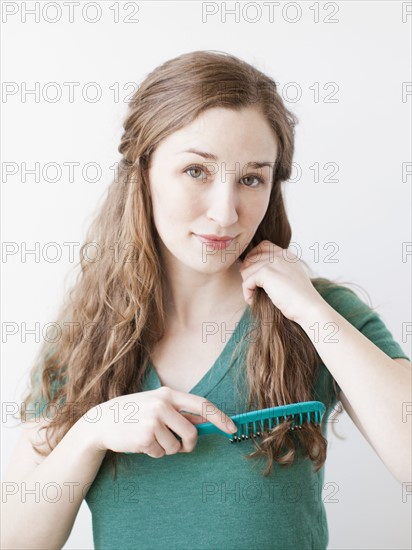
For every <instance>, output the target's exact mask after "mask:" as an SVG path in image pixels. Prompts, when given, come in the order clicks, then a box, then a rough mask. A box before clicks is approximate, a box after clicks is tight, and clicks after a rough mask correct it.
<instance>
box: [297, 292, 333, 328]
mask: <svg viewBox="0 0 412 550" xmlns="http://www.w3.org/2000/svg"><path fill="white" fill-rule="evenodd" d="M331 309H333V308H331V306H330V305H329V304H328V302H326V301H325V300H324V299H323V298H322V297H319V299H317V300H316V301H315V302H313V303H312V304H310V305H309V306H307V307H306V308H305V310H304V311H303V312H302V315H301V316H300V318H299V319H298V320H297V321H296V322H297V323H298V324H299V325H300V326H301V327H302V328H303V329H304V330H305V331H307V330H308V329H309V327H310V326H312V325H313V324H314V323H320V322H321V321H322V319H326V318H327V317H328V313H329V312H330V310H331Z"/></svg>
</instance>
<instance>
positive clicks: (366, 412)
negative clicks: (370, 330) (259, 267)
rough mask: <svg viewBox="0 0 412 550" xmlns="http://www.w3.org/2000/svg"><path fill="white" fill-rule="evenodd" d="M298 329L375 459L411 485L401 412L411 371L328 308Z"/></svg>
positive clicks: (316, 309) (319, 309)
mask: <svg viewBox="0 0 412 550" xmlns="http://www.w3.org/2000/svg"><path fill="white" fill-rule="evenodd" d="M299 324H300V325H301V326H302V328H303V329H304V330H305V332H306V333H307V335H308V336H309V338H310V339H311V341H312V343H313V345H314V346H315V348H316V350H317V352H318V353H319V355H320V357H321V359H322V361H323V363H324V364H325V365H326V367H327V368H328V370H329V371H330V373H331V374H332V376H333V377H334V379H335V380H336V381H337V383H338V384H339V386H340V387H341V388H342V391H343V393H344V394H345V396H346V398H347V400H348V401H349V403H350V406H351V407H352V409H353V411H354V412H355V414H356V416H357V418H358V419H359V422H360V423H361V425H362V427H363V429H364V430H365V432H366V433H367V435H368V438H369V439H370V441H371V443H372V445H373V447H374V449H375V451H376V452H377V454H378V456H379V457H380V458H381V459H382V460H383V462H384V463H385V464H386V466H387V467H388V468H389V469H390V470H391V471H392V473H393V474H394V475H395V476H396V477H397V478H398V479H399V481H401V480H402V481H409V480H410V476H411V471H410V468H411V466H410V461H411V454H410V449H411V446H412V442H411V430H410V425H409V423H408V422H405V421H404V419H403V417H402V414H403V411H402V406H403V404H404V403H409V402H410V401H411V371H410V370H409V369H406V368H404V367H403V366H402V365H400V364H398V363H396V362H395V361H394V360H393V359H391V358H390V357H388V356H387V355H386V354H385V353H384V352H383V351H382V350H381V349H379V348H378V347H377V346H375V344H373V342H371V341H370V340H369V339H368V338H366V336H364V335H363V334H362V333H361V332H360V331H359V330H357V329H356V328H355V327H354V326H353V325H352V324H351V323H349V322H348V321H347V320H346V319H345V318H344V317H342V316H341V315H340V314H339V313H338V312H337V311H335V310H334V309H333V308H332V307H331V306H330V305H329V304H328V303H327V302H324V303H319V304H318V305H317V306H315V307H314V309H313V310H312V312H310V313H308V314H307V315H306V318H305V319H304V320H301V322H300V323H299ZM332 329H333V330H332Z"/></svg>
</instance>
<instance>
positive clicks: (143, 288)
mask: <svg viewBox="0 0 412 550" xmlns="http://www.w3.org/2000/svg"><path fill="white" fill-rule="evenodd" d="M250 105H255V106H256V107H257V108H259V109H260V110H261V112H262V113H263V114H264V116H265V117H266V119H267V121H268V122H269V124H270V126H271V127H272V128H273V132H274V134H275V136H276V139H277V143H278V155H277V158H276V159H273V160H274V162H275V165H274V171H273V182H272V190H271V196H270V201H269V206H268V209H267V212H266V214H265V216H264V218H263V220H262V222H261V224H260V225H259V227H258V229H257V231H256V233H255V235H254V237H253V239H252V241H251V242H250V244H249V246H248V247H247V248H246V249H245V250H244V251H243V252H242V254H241V256H240V259H241V260H243V259H244V257H245V256H246V255H247V254H248V252H249V251H250V250H251V249H252V248H253V247H255V246H256V245H257V244H258V243H259V242H261V241H262V240H265V239H266V240H269V241H271V242H273V243H275V244H277V245H278V246H280V247H282V248H283V249H287V248H288V246H289V244H290V240H291V227H290V224H289V221H288V218H287V215H286V211H285V205H284V201H283V197H282V188H281V183H282V182H283V181H286V180H288V179H289V178H290V177H291V170H292V159H293V155H294V128H295V125H296V124H297V122H298V120H297V118H296V117H295V115H293V114H292V113H291V112H290V111H289V110H288V109H286V107H285V106H284V104H283V101H282V99H281V97H280V96H279V95H278V93H277V89H276V84H275V81H274V80H272V78H270V77H269V76H267V75H265V74H263V73H262V72H260V71H259V70H257V69H256V68H254V67H253V66H251V65H249V64H248V63H246V62H244V61H242V60H240V59H238V58H237V57H235V56H233V55H229V54H227V53H224V52H217V51H213V50H212V51H194V52H190V53H186V54H183V55H180V56H179V57H176V58H174V59H171V60H168V61H166V62H165V63H163V64H162V65H160V66H159V67H157V68H156V69H154V70H153V71H152V72H151V73H150V74H149V75H148V76H147V77H146V78H145V79H144V81H143V82H142V83H141V85H140V86H139V88H138V89H137V91H136V92H135V93H134V95H133V97H132V99H131V101H130V105H129V113H128V116H127V117H126V119H125V121H124V126H123V127H124V132H123V135H122V137H121V142H120V145H119V152H120V153H121V155H122V158H121V162H120V166H119V171H118V175H117V177H116V178H114V181H113V182H112V183H111V185H110V186H109V188H108V191H107V196H106V197H105V199H104V202H103V204H102V205H101V207H100V208H99V211H98V213H97V215H96V216H95V219H94V221H93V223H92V224H91V226H90V228H89V230H88V233H87V235H86V240H85V243H84V244H83V245H82V247H81V249H80V262H79V264H80V266H81V273H80V274H79V276H78V280H77V281H76V283H75V285H73V288H72V290H71V292H70V293H69V295H68V296H67V298H66V300H65V303H64V304H63V305H62V307H61V310H60V313H59V315H58V319H57V323H58V326H60V327H61V336H60V338H59V340H58V341H57V342H53V343H50V342H45V343H44V344H43V346H42V348H41V350H40V352H39V357H41V358H42V360H41V361H40V363H41V364H40V370H39V365H38V364H37V359H38V358H37V359H36V364H35V365H34V367H33V368H32V371H31V385H32V389H30V391H29V393H28V395H27V396H26V397H25V399H24V403H23V407H22V412H21V418H23V415H24V410H25V406H28V405H29V404H30V403H36V402H39V401H38V400H39V399H41V400H42V401H44V402H46V403H56V404H61V403H62V401H63V402H66V403H69V404H70V405H71V406H70V407H63V408H62V410H61V411H60V412H61V414H59V415H57V416H56V418H55V419H53V420H52V421H51V422H50V423H49V425H48V426H46V427H45V428H44V429H46V440H47V442H48V444H49V447H50V449H52V444H51V443H50V440H49V435H48V434H49V430H52V432H53V434H55V437H56V439H55V442H56V444H57V443H58V442H59V441H60V440H61V439H62V437H63V436H64V435H65V433H66V432H67V431H68V430H69V429H70V428H71V426H72V425H73V424H74V423H75V422H76V421H77V420H78V419H79V418H80V417H81V416H82V415H83V414H85V413H86V412H87V410H89V409H90V408H91V407H92V406H95V405H97V404H99V403H103V402H105V401H108V400H110V399H112V398H114V397H118V396H121V395H126V394H130V393H135V392H138V391H141V387H142V380H143V376H144V373H145V369H146V366H147V359H148V354H149V353H150V350H151V348H152V346H153V345H154V343H156V342H157V341H158V340H160V339H161V338H162V335H163V334H164V327H165V317H164V287H163V286H162V285H163V283H162V280H163V277H162V265H161V263H160V254H159V241H158V235H157V231H156V228H155V226H154V222H153V215H152V205H151V199H150V196H149V193H148V179H147V171H148V167H149V163H150V159H151V155H152V153H153V151H154V150H155V148H156V146H157V145H158V144H159V143H160V142H161V141H162V140H163V139H164V138H166V137H167V136H168V135H170V134H171V133H173V132H175V131H176V130H178V129H180V128H182V127H184V126H185V125H187V124H189V123H190V122H192V121H193V120H194V119H195V118H196V117H197V116H198V115H199V114H200V113H202V111H204V110H206V109H209V108H212V107H226V108H229V109H236V110H238V109H241V108H243V107H247V106H250ZM90 243H96V245H98V246H97V248H98V251H99V258H98V261H90V248H89V244H90ZM130 245H132V246H130ZM86 247H88V256H89V258H88V260H87V261H86V260H85V259H84V252H85V250H86ZM114 247H115V248H116V255H114V254H113V249H114ZM115 256H116V257H115ZM303 263H305V262H303ZM79 264H77V265H79ZM305 265H306V264H305ZM311 281H312V283H313V285H314V287H315V288H316V289H317V290H318V291H319V292H320V291H321V290H322V292H323V291H324V290H326V289H329V288H335V287H336V286H337V285H336V283H334V282H332V281H330V280H329V279H324V278H311ZM251 314H252V315H253V317H254V318H255V319H256V321H257V323H258V324H259V326H261V329H260V330H258V331H257V336H256V338H254V339H253V341H252V343H251V344H250V346H249V349H248V353H247V358H246V372H247V377H248V382H249V387H250V393H249V407H250V406H251V404H252V402H255V404H256V403H257V405H258V407H259V408H265V407H266V406H268V405H267V404H268V403H269V404H270V406H274V405H283V404H288V403H295V402H301V401H308V400H313V393H312V390H313V382H314V379H315V377H316V375H317V373H318V367H319V363H321V359H320V357H319V355H318V353H317V351H316V349H315V347H314V346H313V344H312V342H311V340H310V339H309V337H308V336H307V334H306V333H305V331H304V330H303V329H302V328H301V327H300V326H299V325H298V324H297V323H295V322H293V321H290V320H289V319H287V318H286V317H285V316H284V315H283V314H282V313H281V311H280V310H279V309H278V308H277V307H275V306H274V305H273V303H272V302H271V300H270V299H269V297H268V296H267V295H266V293H265V292H264V291H263V290H262V289H260V288H258V289H257V290H256V292H255V298H254V302H253V306H252V307H251ZM69 319H70V322H71V324H70V325H69V324H68V323H65V321H67V320H69ZM263 320H264V321H265V323H264V324H263V323H262V321H263ZM268 321H269V323H268ZM85 327H87V338H85V337H84V336H85V332H84V328H85ZM269 327H275V330H274V329H273V328H269ZM37 377H38V383H37ZM333 383H334V391H335V394H336V397H337V391H336V383H335V381H333ZM73 405H76V408H77V409H74V407H73ZM339 412H342V409H341V410H340V411H339ZM289 425H290V421H286V422H284V423H281V424H279V426H278V427H276V428H275V429H274V430H273V431H272V432H271V433H270V434H268V435H267V436H266V437H265V438H264V439H262V440H261V442H260V444H258V443H257V442H256V441H255V442H254V443H255V447H256V450H255V451H254V453H252V454H251V455H248V458H255V457H258V456H267V458H268V466H267V468H266V470H265V472H264V474H263V475H268V474H269V473H270V472H271V470H272V465H273V462H275V461H276V462H278V463H281V464H291V463H292V462H293V461H294V458H295V451H297V449H298V447H300V448H301V449H302V450H303V451H304V453H305V456H309V457H310V459H311V460H312V461H314V462H315V466H316V471H318V470H319V469H320V468H321V467H322V466H323V464H324V462H325V460H326V447H327V440H326V439H325V438H324V437H323V435H322V432H321V429H320V427H319V426H316V425H314V424H306V425H304V427H303V429H301V430H297V431H295V432H291V431H289V430H288V428H289ZM33 446H34V447H35V448H36V446H35V445H33ZM283 450H285V451H286V452H285V453H283V454H282V451H283ZM38 452H39V453H40V454H42V455H43V456H45V455H47V454H48V453H47V452H46V451H41V450H40V449H38ZM107 452H108V453H110V454H111V460H112V465H113V468H114V473H116V464H117V461H116V453H114V452H112V451H110V450H108V451H107Z"/></svg>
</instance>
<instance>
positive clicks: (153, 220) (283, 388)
mask: <svg viewBox="0 0 412 550" xmlns="http://www.w3.org/2000/svg"><path fill="white" fill-rule="evenodd" d="M129 109H130V110H129V114H128V117H127V119H126V121H125V123H124V133H123V136H122V139H121V144H120V146H119V151H120V153H121V154H122V161H121V165H120V170H119V177H118V178H116V179H115V181H114V182H113V183H112V185H111V187H110V188H109V191H108V194H107V197H106V200H105V202H104V204H103V205H102V207H101V209H100V211H99V213H98V215H97V217H96V219H95V221H94V223H93V224H92V226H91V228H90V231H89V233H88V235H87V238H86V243H85V244H84V245H83V247H82V249H81V253H82V254H81V256H83V253H85V252H86V247H87V261H86V260H85V259H84V258H83V257H82V258H81V267H82V273H81V277H80V278H79V280H78V282H77V284H76V285H75V287H74V289H73V290H72V292H71V293H70V297H69V299H68V300H67V303H66V304H65V306H64V308H63V309H62V311H61V314H60V316H59V319H58V321H59V322H60V323H59V324H60V326H61V327H62V334H61V338H59V340H58V341H57V342H55V343H53V344H52V345H50V346H48V347H47V346H46V345H45V346H44V347H43V348H42V350H41V361H39V362H38V363H39V365H40V368H39V365H38V364H37V362H36V365H35V367H34V368H33V371H32V385H33V389H32V391H30V393H29V394H28V396H27V397H26V398H25V401H24V404H25V405H27V406H28V407H29V406H31V407H33V405H36V404H37V405H39V404H41V408H38V409H37V411H36V412H37V413H38V414H39V413H41V427H42V428H44V430H40V429H39V423H38V422H37V423H33V422H31V423H28V425H29V426H32V427H30V429H29V430H25V432H26V433H24V432H23V435H22V438H21V441H20V443H19V445H20V446H19V447H18V449H16V452H15V456H24V457H25V458H24V459H23V460H22V462H21V463H20V464H19V465H17V466H10V467H9V471H8V472H7V474H6V478H5V481H16V480H23V479H24V480H25V481H26V482H27V483H36V482H39V483H40V486H42V484H47V483H50V480H53V481H54V482H55V483H57V484H58V488H59V489H60V495H59V498H58V499H56V500H55V501H54V502H51V501H50V499H46V498H43V499H40V501H39V502H37V503H36V504H31V505H30V506H28V505H27V504H26V505H25V506H24V505H23V503H22V502H19V498H18V496H16V495H14V496H10V498H9V499H8V501H7V504H6V505H5V512H6V514H7V521H6V522H5V524H6V526H7V527H6V533H5V534H4V539H5V544H4V545H5V546H6V547H7V548H17V547H25V545H27V544H28V542H29V541H30V545H31V547H36V548H55V547H56V546H57V547H61V546H62V545H63V544H64V543H65V541H66V540H67V538H68V536H69V534H70V531H71V528H72V526H73V523H74V521H75V518H76V514H77V512H78V509H79V507H80V504H81V502H82V499H83V498H85V499H86V501H87V503H88V505H89V507H90V510H91V512H92V518H93V534H94V542H95V546H96V547H97V548H115V547H116V548H122V549H126V548H166V547H167V548H192V547H193V546H196V547H198V548H249V547H251V546H252V545H255V546H257V547H260V548H264V547H265V548H266V547H267V548H269V547H270V548H282V549H286V548H293V549H296V548H326V546H327V543H328V528H327V522H326V514H325V509H324V505H323V501H322V498H321V493H322V484H323V479H324V468H323V465H324V462H325V459H326V447H327V439H326V435H327V433H326V429H327V424H326V422H327V419H328V418H329V414H330V412H331V410H332V409H333V407H334V405H336V403H337V402H338V401H342V403H344V404H345V403H346V407H347V410H348V412H349V413H350V414H351V418H352V419H353V420H354V422H355V421H357V418H358V417H359V418H360V420H361V421H362V424H363V426H362V425H361V424H360V423H359V422H358V424H357V425H358V427H359V429H362V430H363V431H362V433H363V434H364V435H365V437H367V438H368V440H369V438H371V439H372V444H373V445H374V446H375V450H377V452H379V456H381V458H382V459H383V460H385V463H386V464H387V465H388V467H389V468H390V469H391V471H392V472H393V473H395V474H396V475H398V474H399V477H401V476H403V475H404V473H405V475H407V462H406V460H405V459H404V458H403V459H402V461H401V460H398V462H396V463H395V461H396V459H397V457H398V456H399V453H398V454H396V455H395V451H391V448H392V446H393V445H395V449H397V450H399V448H400V446H402V448H403V449H405V448H406V442H407V440H406V439H405V435H406V431H405V430H406V426H405V425H403V426H401V425H400V423H399V422H398V423H397V421H395V420H393V421H391V423H390V424H386V426H385V429H386V432H385V433H387V431H388V427H389V428H390V430H389V431H390V435H386V438H385V437H383V436H384V435H385V434H384V432H383V428H382V430H379V429H378V428H376V425H379V420H380V419H383V418H384V417H387V416H390V415H392V416H395V414H394V413H395V409H396V410H397V407H398V405H399V401H407V398H406V393H403V390H400V389H399V387H400V386H401V384H397V383H396V382H399V381H404V382H405V386H406V383H407V380H408V377H409V372H410V363H409V361H408V359H409V358H408V357H407V356H406V355H405V354H404V353H403V351H402V349H401V348H400V346H399V345H398V344H397V343H396V342H395V341H394V340H393V338H392V335H391V333H390V332H389V331H388V329H387V328H386V327H385V325H384V324H383V322H382V320H381V319H380V318H379V316H378V315H377V314H376V313H375V312H373V311H372V309H371V308H369V307H368V306H367V305H366V304H364V303H363V302H362V301H361V300H360V299H359V298H358V297H357V295H356V294H355V293H354V292H353V291H351V290H350V289H349V288H347V287H344V286H342V285H338V284H334V283H333V282H331V281H328V280H326V279H322V278H310V277H309V276H308V274H307V272H306V270H305V268H304V265H306V264H304V262H303V261H302V260H299V259H298V258H297V257H296V256H295V255H293V254H291V253H290V251H287V248H288V246H289V243H290V240H291V228H290V225H289V222H288V219H287V215H286V211H285V206H284V201H283V196H282V189H281V183H282V182H284V181H286V180H288V179H289V178H290V175H291V168H292V159H293V153H294V127H295V125H296V123H297V119H296V117H295V116H294V115H293V114H292V113H291V112H289V111H288V110H287V109H286V108H285V106H284V105H283V102H282V100H281V98H280V97H279V95H278V94H277V91H276V85H275V83H274V81H273V80H272V79H271V78H270V77H268V76H267V75H264V74H263V73H261V72H260V71H258V70H256V69H255V68H254V67H252V66H250V65H248V64H247V63H245V62H243V61H242V60H240V59H238V58H236V57H234V56H231V55H228V54H224V53H220V52H213V51H199V52H192V53H188V54H184V55H181V56H179V57H177V58H175V59H172V60H169V61H167V62H166V63H164V64H163V65H161V66H160V67H158V68H156V69H155V70H154V71H153V72H152V73H150V74H149V75H148V76H147V78H146V79H145V80H144V82H143V83H142V84H141V86H140V87H139V89H138V90H137V91H136V93H135V94H134V96H133V98H132V101H131V103H130V108H129ZM90 243H94V245H95V246H94V251H95V257H93V258H92V261H91V260H90V246H89V245H90ZM68 321H70V323H68ZM328 322H329V323H332V326H333V327H334V328H335V329H336V330H335V333H337V334H338V338H335V340H332V343H334V344H335V345H333V346H331V345H330V342H331V340H330V335H331V332H330V325H327V323H328ZM315 323H318V325H319V327H320V328H319V331H320V338H319V337H318V338H314V337H313V335H312V332H313V326H314V324H315ZM325 326H328V330H327V331H326V332H325V331H324V327H325ZM322 331H323V332H322ZM335 333H334V334H335ZM328 337H329V338H328ZM391 358H393V359H395V358H396V359H398V361H395V360H393V359H391ZM401 358H403V359H401ZM401 362H402V363H401ZM389 365H390V369H388V366H389ZM371 376H373V377H374V380H375V386H374V387H375V393H372V395H371V396H369V397H365V398H364V399H363V397H364V395H363V393H361V391H362V390H361V388H362V387H365V383H366V382H367V381H368V380H369V379H370V377H371ZM405 386H404V387H405ZM384 388H385V389H386V395H387V400H386V403H385V404H383V403H381V399H380V395H377V393H378V391H379V390H380V389H382V390H383V389H384ZM342 389H343V390H344V392H345V393H343V391H342ZM315 399H316V400H320V401H322V402H324V403H325V404H326V405H327V411H326V414H325V415H324V418H323V421H322V424H321V426H317V425H314V424H308V425H306V426H304V429H302V430H299V431H297V432H294V433H292V432H290V430H289V426H290V423H289V422H283V423H281V424H280V425H279V426H278V427H277V428H275V429H274V430H273V431H272V432H271V433H270V434H265V435H264V437H262V438H261V440H260V441H257V440H253V439H249V440H247V441H243V442H242V443H239V444H238V445H230V444H229V442H228V440H227V438H224V437H221V436H220V435H213V436H205V437H200V438H198V437H197V430H196V428H195V424H196V423H198V422H204V421H209V422H213V423H214V424H215V425H216V426H218V427H219V428H220V429H221V430H224V431H226V432H229V433H230V432H231V431H232V429H231V427H230V423H229V421H230V419H229V416H231V415H233V414H237V413H240V412H244V411H246V410H252V409H257V408H266V407H269V406H276V405H283V404H287V403H295V402H300V401H308V400H315ZM48 404H54V405H55V411H56V409H57V413H56V414H55V415H54V416H53V417H52V419H51V420H47V419H46V418H45V415H44V414H43V413H44V411H45V410H46V407H47V405H48ZM378 404H379V408H380V412H379V411H377V408H378ZM352 405H353V408H352ZM346 407H345V408H346ZM47 410H48V409H47ZM341 410H342V409H341ZM23 412H24V411H22V415H21V416H22V419H23V418H24V415H23ZM379 414H380V415H381V416H379ZM372 422H374V423H373V424H372ZM365 426H366V428H365ZM372 426H373V427H374V429H373V430H372V429H371V427H372ZM42 433H45V436H46V438H47V441H48V443H49V448H48V449H45V448H44V438H42V437H41V434H42ZM28 434H30V435H28ZM31 434H32V435H31ZM176 435H177V436H178V437H179V438H176ZM49 436H50V437H49ZM36 438H37V439H36ZM382 438H383V443H382V444H381V446H380V447H379V444H378V443H377V441H378V439H379V440H380V439H382ZM33 443H38V445H37V446H35V445H32V444H33ZM34 447H36V448H37V449H38V450H39V451H40V453H41V454H40V455H38V454H34V452H33V450H32V449H33V448H34ZM125 453H131V454H125ZM391 453H393V454H391ZM405 455H406V453H404V454H403V455H402V454H401V456H403V457H405ZM39 456H41V459H40V464H38V465H37V464H36V462H37V461H38V458H39ZM154 459H157V460H154ZM262 459H263V461H264V459H266V462H267V464H266V468H265V469H263V470H262V466H263V462H262ZM405 479H406V478H405ZM408 479H409V478H408ZM22 522H24V523H25V524H27V525H29V526H30V532H28V533H26V532H22V531H21V530H20V529H19V526H20V525H21V523H22Z"/></svg>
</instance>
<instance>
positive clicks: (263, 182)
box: [243, 174, 265, 189]
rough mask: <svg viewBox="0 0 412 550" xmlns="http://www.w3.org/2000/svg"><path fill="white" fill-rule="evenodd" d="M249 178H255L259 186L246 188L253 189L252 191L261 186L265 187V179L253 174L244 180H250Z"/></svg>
mask: <svg viewBox="0 0 412 550" xmlns="http://www.w3.org/2000/svg"><path fill="white" fill-rule="evenodd" d="M248 178H251V179H253V178H255V179H257V180H258V182H259V183H258V184H257V185H254V186H253V187H252V185H246V187H252V189H254V188H256V187H259V186H260V185H264V184H265V180H264V179H263V178H261V177H260V176H256V175H255V174H251V175H250V176H245V177H244V178H243V179H248Z"/></svg>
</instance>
